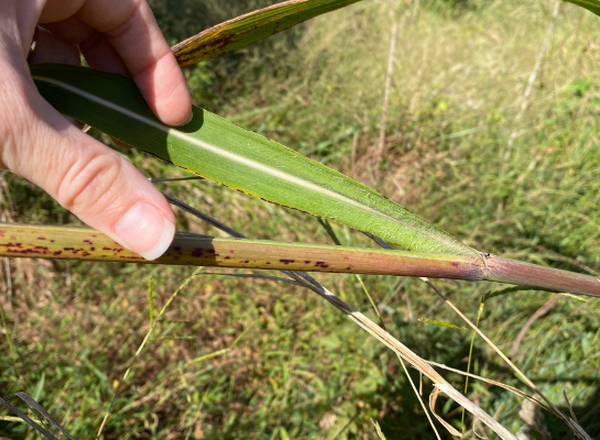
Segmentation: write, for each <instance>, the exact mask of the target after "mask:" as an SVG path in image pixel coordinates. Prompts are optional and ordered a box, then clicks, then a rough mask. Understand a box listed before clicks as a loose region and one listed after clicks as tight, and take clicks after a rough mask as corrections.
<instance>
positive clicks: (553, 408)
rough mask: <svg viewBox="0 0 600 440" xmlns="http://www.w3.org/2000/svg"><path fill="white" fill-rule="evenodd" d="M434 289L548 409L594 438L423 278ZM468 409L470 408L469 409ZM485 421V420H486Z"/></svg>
mask: <svg viewBox="0 0 600 440" xmlns="http://www.w3.org/2000/svg"><path fill="white" fill-rule="evenodd" d="M422 280H423V281H425V282H426V283H427V284H428V285H429V286H430V287H431V288H432V289H433V290H434V291H435V293H436V294H437V295H438V296H439V297H440V298H441V299H442V301H444V302H445V303H446V304H447V305H448V306H449V307H450V308H451V309H452V310H453V311H454V313H456V314H457V315H458V316H459V317H460V318H461V319H462V320H463V321H464V322H465V323H467V325H468V326H469V327H471V328H472V329H473V331H474V332H476V333H477V334H478V335H479V336H480V337H481V338H482V339H483V340H484V341H485V343H486V344H488V345H489V346H490V348H491V349H492V350H494V352H495V353H496V354H497V355H498V356H500V358H501V359H502V360H503V361H504V362H505V363H506V364H507V365H508V366H509V367H510V368H511V369H512V370H513V371H514V372H515V373H516V374H517V377H519V378H520V379H521V380H522V381H523V382H524V383H525V384H526V385H527V386H529V388H531V389H532V390H533V392H535V394H537V395H538V396H539V397H540V398H541V399H542V400H543V401H544V402H545V403H546V405H548V409H549V411H550V412H552V414H554V415H555V416H556V417H558V418H559V419H561V420H562V421H563V422H564V423H565V424H566V425H567V426H568V427H569V429H571V431H573V433H574V434H575V435H576V436H577V437H579V438H581V439H582V440H592V438H591V437H590V436H589V434H587V433H586V432H585V431H584V429H583V428H582V427H581V426H580V425H579V424H578V423H577V422H576V421H575V420H573V419H572V418H570V417H567V416H566V415H565V414H563V413H562V411H561V410H560V409H559V408H558V407H557V406H556V405H555V404H553V403H552V402H551V401H550V400H549V399H548V398H547V397H546V396H545V395H544V394H543V393H542V392H541V391H540V390H539V388H537V387H536V386H535V384H534V383H533V382H532V381H531V380H530V379H529V378H528V377H527V375H526V374H525V373H524V372H523V371H521V369H520V368H519V367H517V366H516V365H515V364H514V363H513V362H512V361H511V360H510V359H509V358H508V357H507V356H506V355H505V354H504V353H502V350H500V349H499V348H498V346H497V345H496V344H494V343H493V342H492V340H491V339H490V338H488V337H487V336H486V335H485V334H484V333H483V332H482V331H481V330H480V329H479V328H478V327H477V326H476V325H475V324H473V322H472V321H471V320H470V319H469V318H467V317H466V316H465V315H464V313H462V312H461V311H460V310H459V309H458V307H456V306H455V305H454V304H453V303H452V301H450V300H449V299H448V298H447V297H446V296H444V295H443V294H442V293H441V292H440V291H439V290H438V289H437V288H436V287H435V286H434V285H433V284H432V283H431V281H429V280H428V279H427V278H422ZM467 410H468V409H467ZM484 423H485V422H484Z"/></svg>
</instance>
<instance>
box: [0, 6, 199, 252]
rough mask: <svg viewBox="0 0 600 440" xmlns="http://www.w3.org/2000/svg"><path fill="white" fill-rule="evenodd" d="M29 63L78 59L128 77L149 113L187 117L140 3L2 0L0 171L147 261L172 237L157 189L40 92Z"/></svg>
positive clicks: (173, 72)
mask: <svg viewBox="0 0 600 440" xmlns="http://www.w3.org/2000/svg"><path fill="white" fill-rule="evenodd" d="M38 25H39V26H40V28H39V30H38V32H37V34H36V35H37V41H38V43H37V46H36V49H35V51H34V52H32V53H31V55H30V56H29V62H34V63H35V62H56V63H69V64H78V63H79V57H80V53H81V54H83V56H84V57H85V58H86V61H87V62H88V64H89V65H90V66H91V67H94V68H98V69H102V70H107V71H111V72H115V73H119V74H122V75H127V76H130V77H132V78H133V79H134V80H135V82H136V84H137V85H138V87H139V88H140V91H141V92H142V94H143V96H144V98H145V99H146V101H147V102H148V105H149V106H150V108H151V109H152V111H153V112H154V113H155V114H156V116H157V117H158V118H159V119H161V120H162V121H163V122H164V123H166V124H169V125H181V124H183V123H185V122H186V121H188V119H189V117H190V115H191V98H190V95H189V92H188V89H187V87H186V85H185V82H184V78H183V74H182V72H181V70H180V69H179V66H178V65H177V62H176V60H175V58H174V57H173V55H172V54H171V51H170V49H169V46H168V44H167V42H166V41H165V40H164V38H163V36H162V34H161V32H160V30H159V29H158V26H157V25H156V22H155V20H154V17H153V15H152V12H151V10H150V7H149V6H148V4H147V3H146V1H145V0H0V167H2V168H5V169H8V170H10V171H12V172H14V173H16V174H19V175H20V176H23V177H25V178H26V179H28V180H30V181H31V182H33V183H35V184H36V185H38V186H40V187H41V188H43V189H44V190H45V191H47V192H48V194H50V195H51V196H52V197H53V198H55V199H56V200H57V201H58V202H59V203H60V204H61V205H63V206H64V207H65V208H67V209H68V210H70V211H71V212H73V213H74V214H75V215H76V216H77V217H79V218H80V219H81V220H82V221H83V222H85V223H86V224H88V225H89V226H91V227H93V228H95V229H97V230H99V231H101V232H104V233H105V234H107V235H109V236H110V237H112V238H113V239H115V240H116V241H118V242H119V243H120V244H122V245H124V246H125V247H127V248H129V249H130V250H132V251H134V252H137V253H140V254H141V255H143V256H144V257H146V258H147V259H155V258H157V257H159V256H160V255H161V254H162V253H164V251H165V250H166V249H167V247H168V246H169V244H170V243H171V241H172V239H173V235H174V233H175V217H174V215H173V212H172V211H171V208H170V207H169V204H168V203H167V201H166V200H165V198H164V197H163V196H162V195H161V194H160V192H159V191H158V190H157V189H156V188H154V186H153V185H152V184H151V183H150V182H149V181H148V179H146V178H145V177H144V175H143V174H142V173H141V172H140V171H139V170H138V169H136V168H135V167H134V166H133V165H132V164H131V163H129V162H128V161H127V160H126V159H124V158H123V157H122V156H121V155H119V154H118V153H117V152H116V151H114V150H112V149H110V148H108V147H107V146H105V145H103V144H102V143H100V142H98V141H96V140H95V139H93V138H92V137H90V136H88V135H86V134H85V133H83V132H82V131H81V130H79V129H78V128H77V127H76V126H75V125H73V124H72V123H71V122H70V121H69V120H67V119H66V118H65V117H64V116H62V115H61V114H59V113H58V112H57V111H56V110H54V109H53V108H52V107H51V106H50V105H49V104H48V103H47V102H46V101H45V100H44V99H43V98H42V97H41V96H40V95H39V93H38V92H37V89H36V87H35V85H34V83H33V81H32V79H31V75H30V73H29V68H28V61H27V58H28V55H29V52H30V49H31V43H32V41H33V38H34V32H35V30H36V26H38Z"/></svg>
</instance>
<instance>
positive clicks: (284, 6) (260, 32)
mask: <svg viewBox="0 0 600 440" xmlns="http://www.w3.org/2000/svg"><path fill="white" fill-rule="evenodd" d="M357 1H360V0H290V1H287V2H282V3H278V4H276V5H273V6H269V7H267V8H263V9H259V10H257V11H254V12H250V13H249V14H245V15H242V16H240V17H236V18H234V19H232V20H229V21H226V22H224V23H221V24H218V25H216V26H213V27H211V28H209V29H206V30H205V31H202V32H200V33H199V34H197V35H194V36H193V37H190V38H188V39H187V40H184V41H182V42H181V43H178V44H176V45H175V46H173V47H172V50H173V53H174V54H175V58H177V61H178V62H179V65H180V66H182V67H183V66H189V65H191V64H196V63H198V62H200V61H206V60H210V59H212V58H215V57H216V56H218V55H221V54H223V53H225V52H230V51H232V50H236V49H241V48H243V47H246V46H248V45H250V44H252V43H255V42H257V41H260V40H264V39H265V38H268V37H270V36H271V35H273V34H276V33H278V32H281V31H284V30H286V29H288V28H291V27H292V26H294V25H297V24H298V23H302V22H303V21H306V20H309V19H311V18H313V17H316V16H317V15H321V14H324V13H326V12H329V11H333V10H335V9H339V8H342V7H344V6H347V5H350V4H352V3H356V2H357Z"/></svg>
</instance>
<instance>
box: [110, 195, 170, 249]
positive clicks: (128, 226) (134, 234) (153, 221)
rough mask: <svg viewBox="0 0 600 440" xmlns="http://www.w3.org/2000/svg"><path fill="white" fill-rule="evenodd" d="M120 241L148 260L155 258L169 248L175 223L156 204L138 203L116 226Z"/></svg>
mask: <svg viewBox="0 0 600 440" xmlns="http://www.w3.org/2000/svg"><path fill="white" fill-rule="evenodd" d="M115 233H116V234H117V236H118V238H119V239H118V240H117V241H118V242H119V243H121V244H122V245H123V246H125V247H126V248H128V249H129V250H131V251H133V252H136V253H138V254H140V255H141V256H142V257H144V258H145V259H146V260H155V259H157V258H158V257H160V256H161V255H162V254H164V253H165V251H166V250H167V249H168V248H169V246H170V244H171V242H172V241H173V236H174V235H175V225H174V224H173V223H171V222H170V221H169V220H167V219H166V218H165V217H164V216H163V215H162V214H161V212H160V211H159V210H158V209H156V208H155V207H154V206H152V205H149V204H147V203H143V202H140V203H137V204H136V205H134V206H133V208H131V209H130V210H129V211H128V212H127V214H125V215H124V216H123V218H122V219H121V220H120V221H119V223H117V225H116V226H115Z"/></svg>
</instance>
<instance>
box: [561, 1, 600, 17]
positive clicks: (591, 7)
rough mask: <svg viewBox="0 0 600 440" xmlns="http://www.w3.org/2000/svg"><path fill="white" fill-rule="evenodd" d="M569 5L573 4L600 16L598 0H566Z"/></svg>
mask: <svg viewBox="0 0 600 440" xmlns="http://www.w3.org/2000/svg"><path fill="white" fill-rule="evenodd" d="M564 1H566V2H567V3H573V4H575V5H577V6H581V7H582V8H584V9H587V10H588V11H590V12H593V13H594V14H596V15H600V2H599V1H597V0H564Z"/></svg>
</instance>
